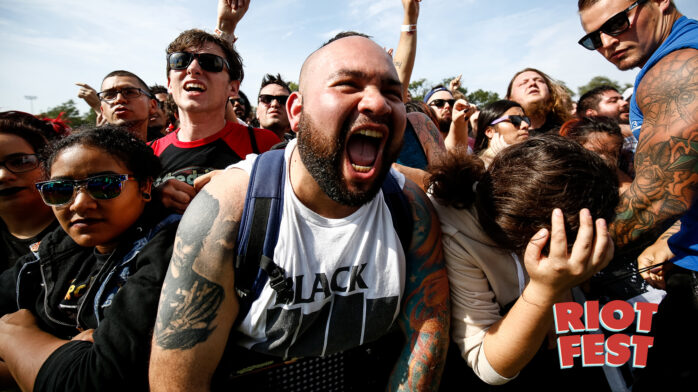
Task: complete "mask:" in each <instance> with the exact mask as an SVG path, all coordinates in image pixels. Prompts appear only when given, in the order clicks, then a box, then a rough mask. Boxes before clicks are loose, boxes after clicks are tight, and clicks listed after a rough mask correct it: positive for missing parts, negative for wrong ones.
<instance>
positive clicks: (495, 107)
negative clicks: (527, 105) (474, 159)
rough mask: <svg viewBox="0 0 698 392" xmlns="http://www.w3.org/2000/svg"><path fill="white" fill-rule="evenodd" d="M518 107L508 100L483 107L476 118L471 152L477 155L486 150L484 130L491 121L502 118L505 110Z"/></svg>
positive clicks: (487, 140)
mask: <svg viewBox="0 0 698 392" xmlns="http://www.w3.org/2000/svg"><path fill="white" fill-rule="evenodd" d="M520 107H521V104H519V103H518V102H514V101H510V100H508V99H502V100H499V101H495V102H491V103H488V104H487V105H485V106H483V107H482V109H480V114H479V115H478V118H477V135H476V136H475V144H474V145H473V151H475V153H479V152H480V151H482V150H485V149H487V146H488V145H489V139H488V138H487V136H486V135H485V130H486V129H487V127H489V126H490V124H491V123H492V121H494V120H496V119H498V118H500V117H502V115H504V113H505V112H506V111H507V110H509V109H511V108H520ZM521 110H523V108H521Z"/></svg>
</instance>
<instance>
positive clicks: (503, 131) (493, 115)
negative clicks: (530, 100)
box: [474, 100, 531, 168]
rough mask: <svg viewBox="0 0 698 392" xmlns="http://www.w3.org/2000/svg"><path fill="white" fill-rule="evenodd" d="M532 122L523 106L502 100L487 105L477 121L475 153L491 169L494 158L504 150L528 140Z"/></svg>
mask: <svg viewBox="0 0 698 392" xmlns="http://www.w3.org/2000/svg"><path fill="white" fill-rule="evenodd" d="M530 126H531V120H529V119H528V117H526V115H525V114H524V111H523V108H521V105H519V104H518V103H516V102H514V101H508V100H501V101H496V102H492V103H490V104H487V105H485V106H484V107H483V108H482V110H480V114H479V117H478V119H477V129H478V132H477V136H476V137H475V148H474V151H475V153H476V154H478V156H479V157H480V159H482V161H483V162H485V168H487V167H489V165H490V164H491V163H492V160H493V159H494V157H495V156H496V155H497V154H498V153H499V152H500V151H501V150H503V149H504V148H506V147H508V146H510V145H512V144H516V143H520V142H522V141H524V140H526V139H528V129H529V127H530Z"/></svg>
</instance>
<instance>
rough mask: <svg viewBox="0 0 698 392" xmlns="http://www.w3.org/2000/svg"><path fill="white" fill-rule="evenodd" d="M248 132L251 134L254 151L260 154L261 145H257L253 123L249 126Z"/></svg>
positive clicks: (251, 144)
mask: <svg viewBox="0 0 698 392" xmlns="http://www.w3.org/2000/svg"><path fill="white" fill-rule="evenodd" d="M247 133H248V134H249V135H250V146H252V152H253V153H255V154H259V147H257V139H256V138H255V136H254V128H252V126H251V125H248V126H247Z"/></svg>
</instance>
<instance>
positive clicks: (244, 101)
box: [238, 90, 252, 121]
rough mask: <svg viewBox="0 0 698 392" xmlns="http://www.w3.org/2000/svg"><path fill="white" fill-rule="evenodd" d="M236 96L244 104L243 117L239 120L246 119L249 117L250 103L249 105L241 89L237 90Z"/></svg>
mask: <svg viewBox="0 0 698 392" xmlns="http://www.w3.org/2000/svg"><path fill="white" fill-rule="evenodd" d="M238 98H240V100H241V101H242V104H243V105H244V106H245V112H244V113H243V117H245V118H241V120H243V121H246V120H247V118H248V117H250V112H251V111H252V105H250V100H249V99H247V95H245V93H243V92H242V90H238Z"/></svg>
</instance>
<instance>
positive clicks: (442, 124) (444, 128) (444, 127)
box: [439, 118, 451, 138]
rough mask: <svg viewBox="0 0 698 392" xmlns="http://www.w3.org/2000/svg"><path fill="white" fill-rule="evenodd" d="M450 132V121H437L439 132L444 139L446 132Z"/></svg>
mask: <svg viewBox="0 0 698 392" xmlns="http://www.w3.org/2000/svg"><path fill="white" fill-rule="evenodd" d="M450 130H451V119H450V118H449V119H445V118H442V119H439V131H441V133H442V134H443V135H444V138H445V137H446V136H445V135H447V134H448V131H450Z"/></svg>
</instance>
